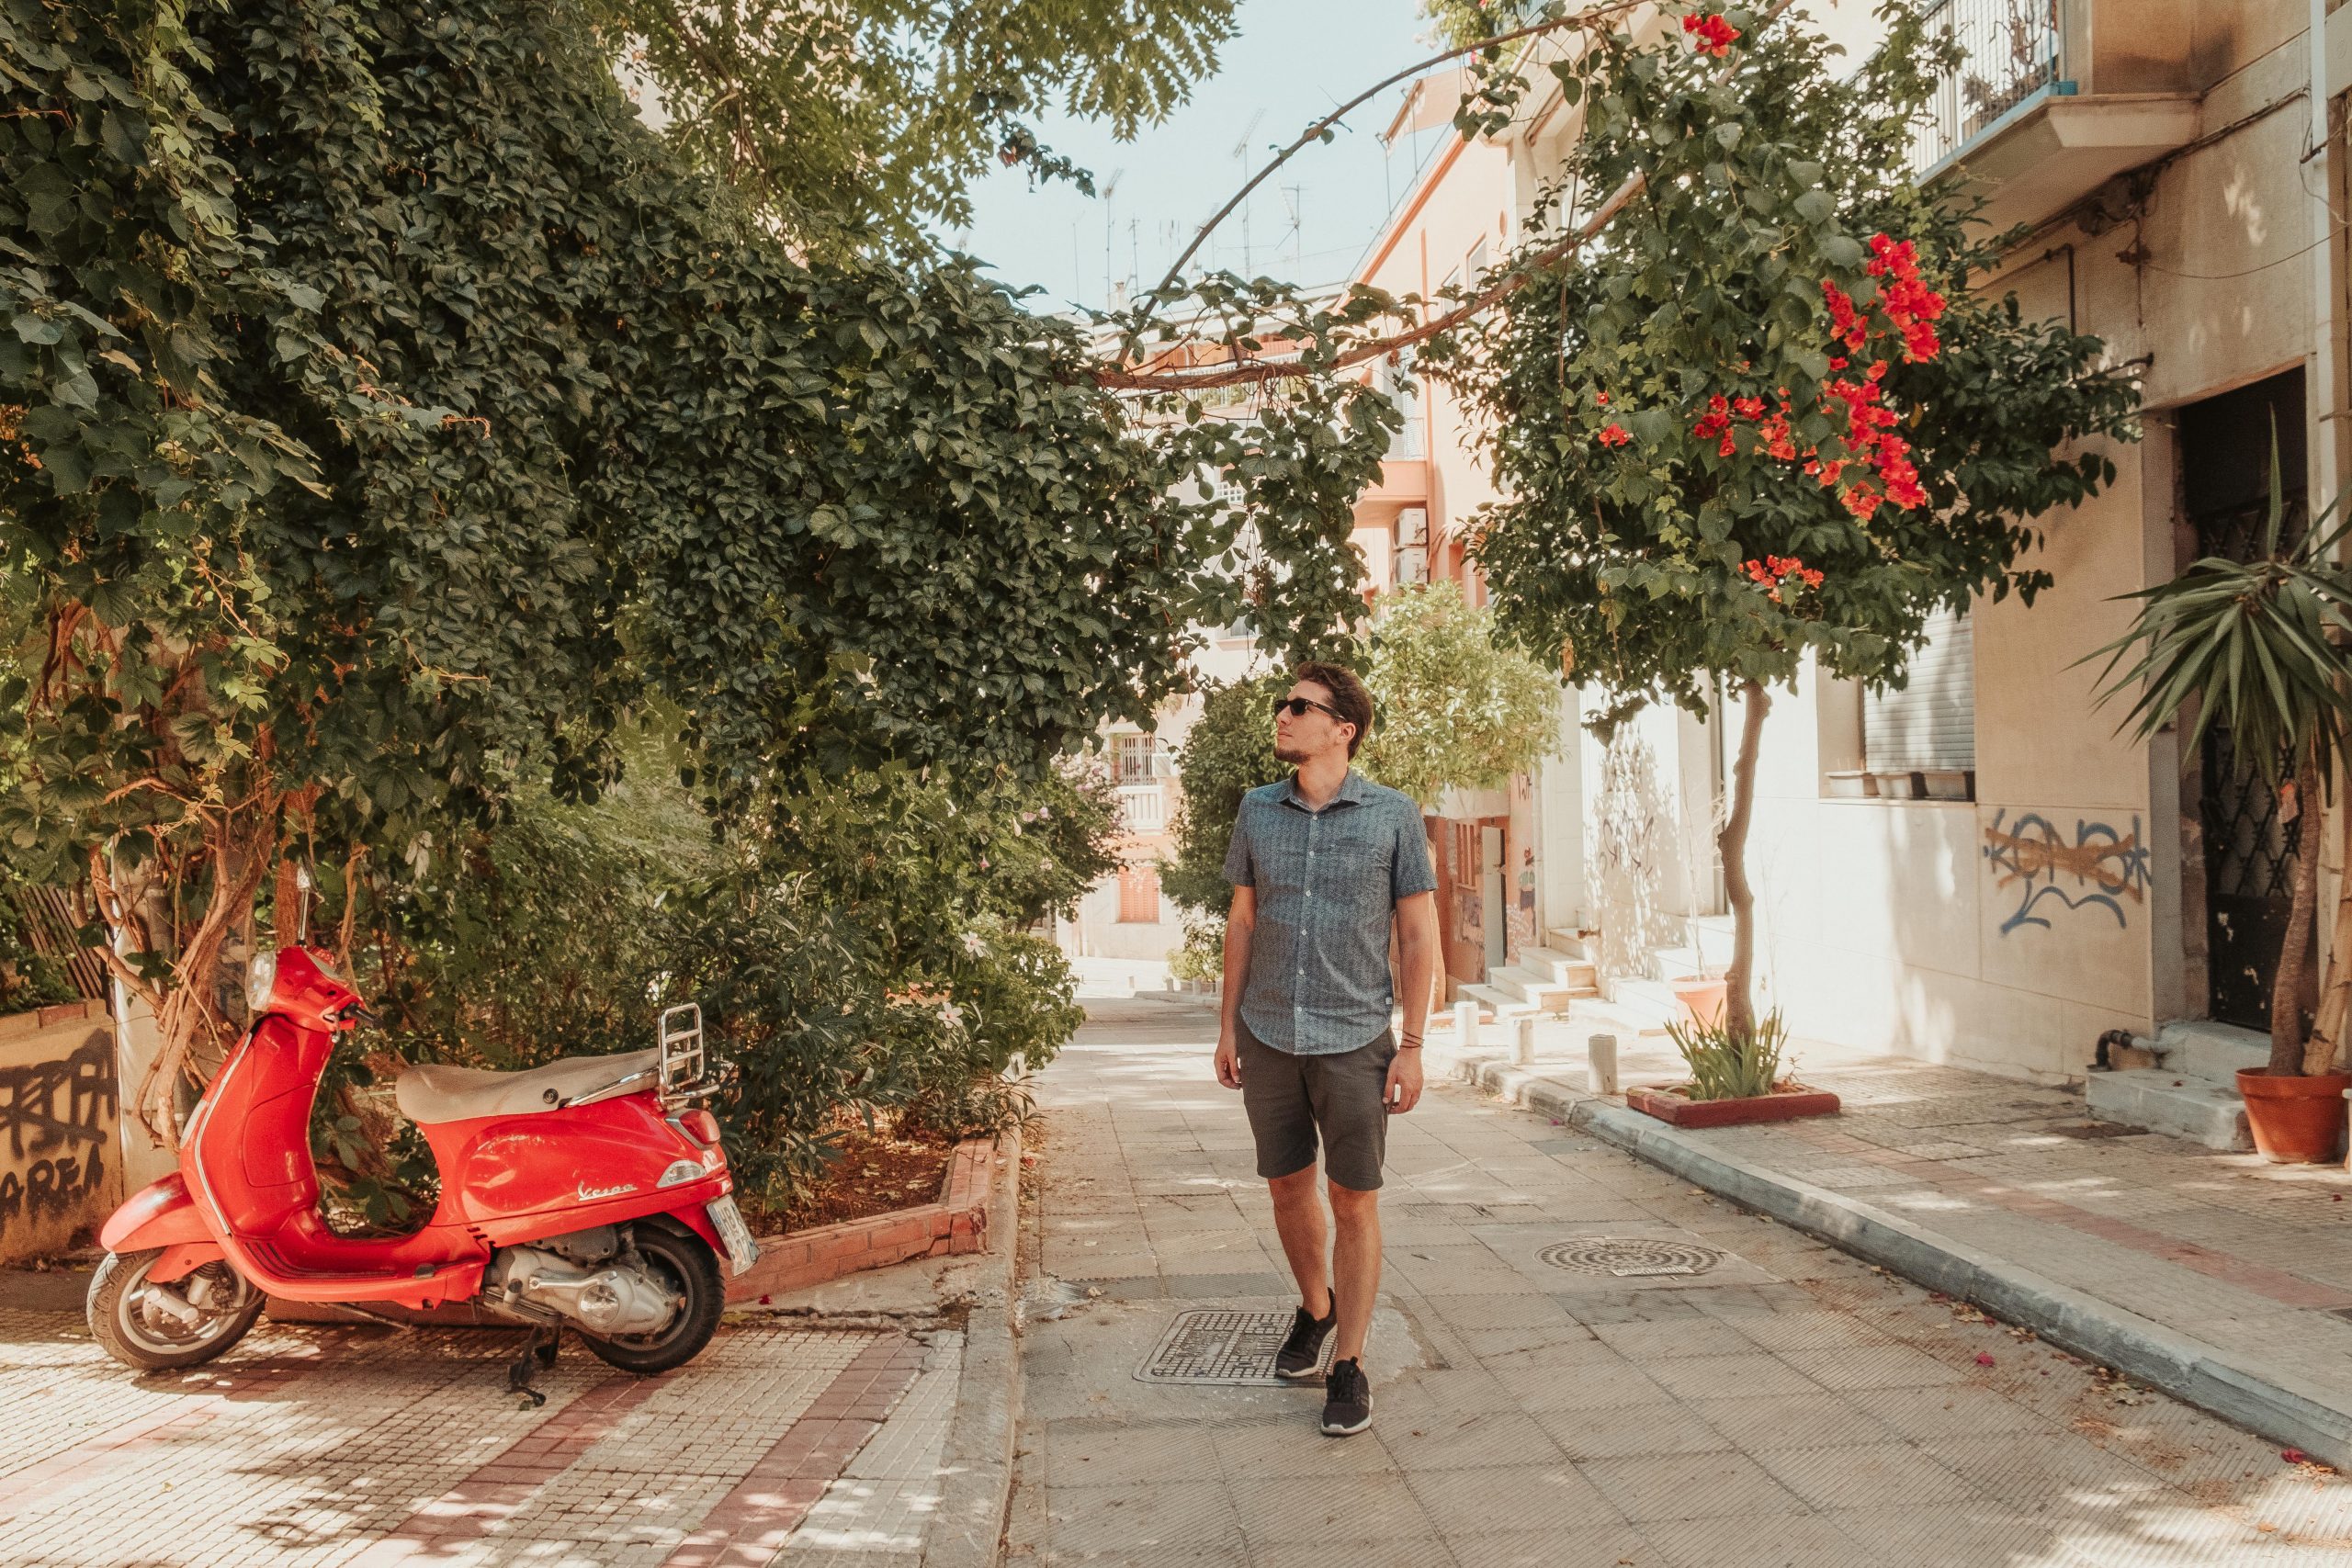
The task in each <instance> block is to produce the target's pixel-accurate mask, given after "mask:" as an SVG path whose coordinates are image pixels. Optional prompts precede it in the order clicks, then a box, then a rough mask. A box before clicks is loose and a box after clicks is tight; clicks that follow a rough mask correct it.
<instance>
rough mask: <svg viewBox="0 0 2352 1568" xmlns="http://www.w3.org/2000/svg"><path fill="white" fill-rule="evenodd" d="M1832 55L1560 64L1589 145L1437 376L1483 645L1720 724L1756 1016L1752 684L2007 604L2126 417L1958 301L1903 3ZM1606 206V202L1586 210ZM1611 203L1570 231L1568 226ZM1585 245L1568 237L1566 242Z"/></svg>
mask: <svg viewBox="0 0 2352 1568" xmlns="http://www.w3.org/2000/svg"><path fill="white" fill-rule="evenodd" d="M1882 16H1883V20H1884V21H1885V23H1886V27H1887V32H1886V37H1885V41H1884V43H1883V46H1882V47H1881V48H1880V49H1878V50H1877V51H1875V52H1874V53H1873V54H1872V55H1871V57H1870V58H1869V59H1868V60H1866V61H1864V62H1862V64H1861V66H1860V69H1859V70H1856V71H1854V72H1852V73H1849V74H1845V75H1842V76H1841V75H1839V74H1838V72H1837V68H1836V65H1835V59H1836V53H1837V51H1835V50H1834V49H1833V48H1832V47H1831V46H1830V45H1829V44H1828V43H1827V41H1826V39H1822V38H1821V37H1820V36H1819V35H1817V34H1816V33H1815V32H1813V31H1812V30H1810V29H1808V28H1804V27H1803V26H1802V25H1799V24H1797V23H1795V22H1789V21H1781V22H1776V23H1774V24H1773V25H1772V26H1770V27H1769V28H1766V27H1762V26H1761V25H1760V23H1759V19H1758V13H1757V11H1756V10H1754V9H1750V8H1746V7H1740V6H1733V7H1729V8H1727V9H1726V8H1718V7H1715V6H1704V7H1700V8H1697V9H1695V10H1693V11H1692V12H1691V15H1690V16H1689V17H1687V18H1684V19H1683V20H1684V21H1687V23H1688V26H1687V27H1686V26H1684V25H1683V23H1682V22H1679V21H1677V20H1676V19H1675V18H1673V17H1668V18H1667V19H1665V20H1664V21H1662V22H1661V23H1660V24H1659V25H1658V28H1657V31H1656V32H1654V33H1647V34H1645V35H1644V36H1643V37H1640V38H1636V37H1634V36H1631V35H1628V34H1624V33H1618V34H1614V35H1611V36H1609V37H1607V38H1605V39H1598V40H1597V41H1596V45H1595V47H1594V48H1592V49H1591V50H1589V51H1588V52H1586V53H1584V54H1583V55H1582V56H1581V57H1580V58H1578V59H1577V60H1574V61H1566V62H1561V63H1560V64H1559V65H1557V66H1556V67H1555V70H1556V71H1557V72H1558V73H1559V74H1560V75H1561V77H1562V79H1563V81H1564V83H1565V84H1566V87H1567V90H1568V91H1569V92H1570V95H1571V97H1572V100H1573V101H1580V102H1581V103H1582V104H1583V105H1584V107H1585V114H1586V118H1585V130H1584V134H1583V137H1582V138H1581V140H1580V141H1578V142H1577V144H1576V145H1575V147H1574V148H1573V150H1572V151H1571V153H1570V155H1569V157H1568V160H1567V163H1566V168H1565V171H1564V174H1563V176H1562V178H1561V180H1560V182H1559V187H1558V190H1557V192H1556V193H1555V194H1556V195H1558V196H1559V197H1563V198H1564V199H1563V200H1562V201H1560V202H1559V203H1558V204H1557V207H1556V208H1555V206H1554V205H1553V204H1551V203H1549V202H1546V203H1542V204H1539V209H1538V210H1539V212H1544V211H1556V210H1558V209H1566V212H1567V213H1568V214H1569V215H1570V216H1569V217H1567V218H1566V220H1557V219H1554V220H1538V221H1537V223H1536V224H1535V226H1534V231H1532V233H1531V235H1530V237H1529V238H1528V240H1527V242H1526V243H1525V245H1524V246H1523V248H1522V250H1521V253H1520V254H1518V255H1515V256H1514V257H1512V258H1510V259H1509V260H1507V261H1506V262H1505V263H1503V264H1502V265H1501V266H1500V267H1498V274H1502V275H1509V276H1513V277H1516V278H1517V279H1519V280H1520V282H1521V284H1522V285H1523V286H1521V287H1518V288H1515V289H1514V290H1512V291H1510V292H1509V293H1508V294H1507V295H1506V296H1505V297H1503V299H1501V301H1500V304H1499V308H1498V310H1497V311H1496V312H1495V314H1494V316H1493V317H1492V319H1491V320H1490V321H1486V322H1483V323H1476V324H1473V325H1471V326H1469V327H1468V328H1467V329H1466V332H1465V334H1464V335H1462V336H1459V337H1457V339H1456V340H1455V342H1454V343H1453V344H1452V345H1451V355H1452V357H1451V358H1450V359H1448V357H1447V355H1446V353H1445V352H1444V351H1441V352H1439V353H1435V354H1432V355H1426V356H1425V357H1424V361H1423V363H1424V364H1430V363H1439V364H1441V365H1443V366H1445V367H1446V373H1448V374H1452V375H1453V376H1455V377H1457V378H1459V379H1460V380H1461V381H1462V382H1463V383H1464V385H1465V386H1466V387H1467V388H1468V389H1469V390H1470V391H1471V393H1472V394H1473V396H1474V398H1475V400H1476V404H1477V405H1478V406H1479V407H1480V408H1481V409H1482V410H1483V411H1484V412H1486V413H1487V414H1488V415H1489V416H1490V417H1491V419H1492V422H1493V423H1492V429H1493V432H1494V434H1493V437H1492V442H1491V453H1492V460H1493V467H1494V471H1495V475H1496V478H1497V479H1498V483H1499V485H1500V488H1501V489H1502V491H1503V492H1504V493H1505V494H1506V495H1507V496H1508V497H1510V499H1509V500H1507V501H1505V502H1500V503H1498V505H1496V506H1494V507H1493V508H1491V509H1490V510H1489V511H1488V512H1487V513H1486V514H1485V515H1484V516H1483V517H1482V518H1481V519H1480V520H1479V522H1478V524H1477V525H1476V533H1475V536H1474V550H1475V553H1476V558H1477V560H1478V562H1479V564H1480V566H1481V568H1482V569H1483V570H1484V571H1485V572H1486V574H1487V581H1488V583H1489V586H1490V588H1491V590H1492V593H1493V598H1494V603H1495V606H1496V610H1497V614H1498V617H1499V620H1500V625H1501V628H1502V632H1503V635H1504V636H1505V637H1508V638H1509V639H1510V640H1511V641H1513V642H1515V643H1517V644H1518V645H1519V646H1521V647H1522V648H1524V649H1527V650H1528V652H1529V653H1530V654H1531V655H1532V657H1535V658H1537V659H1539V660H1544V661H1546V662H1547V663H1548V662H1549V661H1553V660H1559V661H1562V662H1563V663H1564V664H1565V665H1566V666H1568V667H1569V668H1571V669H1572V671H1573V673H1574V677H1575V678H1576V679H1577V680H1579V681H1583V682H1589V683H1592V684H1594V685H1596V686H1599V687H1600V688H1601V689H1602V691H1603V692H1605V693H1606V694H1608V696H1609V697H1610V699H1611V702H1610V705H1609V706H1608V707H1607V708H1606V709H1605V710H1604V711H1603V713H1602V714H1601V715H1600V721H1599V728H1601V729H1603V730H1604V731H1605V730H1606V729H1607V728H1609V727H1610V726H1611V725H1613V724H1614V723H1616V722H1618V721H1620V720H1622V719H1623V717H1624V716H1626V715H1627V714H1629V713H1631V712H1632V711H1634V709H1635V708H1637V707H1639V706H1640V705H1643V704H1645V703H1650V702H1660V701H1665V702H1673V703H1677V704H1679V705H1682V706H1684V707H1686V708H1688V709H1690V710H1691V711H1692V712H1694V713H1701V714H1707V713H1710V712H1712V711H1713V697H1714V694H1715V692H1716V690H1717V688H1718V685H1719V684H1720V686H1721V687H1722V688H1724V690H1725V691H1727V692H1728V694H1730V696H1731V698H1732V700H1733V702H1734V703H1735V704H1736V709H1737V711H1738V712H1739V713H1740V715H1741V720H1740V723H1741V730H1740V737H1739V742H1738V745H1737V748H1736V752H1735V757H1736V761H1735V763H1734V767H1733V776H1732V807H1731V810H1730V814H1729V818H1728V820H1727V821H1726V823H1725V824H1724V828H1723V830H1722V832H1721V834H1720V835H1719V837H1718V844H1719V846H1720V849H1721V852H1722V855H1723V862H1724V880H1725V883H1726V885H1727V888H1728V891H1729V896H1730V902H1731V905H1732V909H1733V913H1734V915H1735V917H1736V937H1735V946H1734V954H1733V961H1732V964H1731V968H1730V972H1729V974H1728V976H1726V979H1727V982H1728V987H1727V988H1728V997H1727V1017H1728V1021H1730V1022H1731V1023H1732V1025H1733V1026H1734V1027H1735V1029H1736V1031H1737V1032H1747V1030H1749V1029H1750V1028H1751V1027H1752V1024H1753V1018H1754V1015H1753V1011H1752V1008H1751V1004H1750V1001H1749V996H1748V984H1749V976H1750V971H1751V969H1752V964H1753V951H1754V947H1753V943H1754V934H1753V925H1754V921H1753V895H1752V891H1751V888H1750V886H1749V884H1748V881H1747V868H1746V864H1745V860H1744V850H1745V846H1746V840H1747V827H1748V821H1749V818H1750V814H1751V810H1752V807H1753V803H1754V796H1755V772H1756V757H1757V749H1758V741H1759V739H1760V734H1761V726H1762V724H1763V722H1764V717H1765V714H1766V711H1767V709H1768V708H1769V706H1770V699H1769V696H1768V690H1769V688H1770V687H1772V686H1775V685H1781V684H1784V683H1786V682H1790V681H1792V679H1793V678H1794V677H1795V675H1796V674H1797V672H1798V671H1799V670H1800V669H1801V668H1802V667H1803V665H1804V662H1805V660H1807V659H1808V658H1809V659H1811V660H1813V661H1814V662H1815V665H1816V666H1817V667H1818V668H1819V669H1820V670H1821V671H1822V672H1823V673H1824V674H1825V675H1827V676H1830V677H1846V678H1855V679H1860V680H1861V681H1863V682H1867V683H1869V684H1871V685H1873V686H1885V685H1899V684H1900V683H1901V682H1902V681H1903V679H1904V676H1905V660H1906V658H1907V656H1908V654H1909V653H1910V651H1911V650H1912V649H1915V648H1917V646H1918V644H1919V642H1920V640H1921V638H1922V635H1923V634H1922V627H1923V626H1924V624H1925V621H1926V618H1927V616H1928V615H1929V614H1931V613H1932V612H1934V611H1935V610H1937V609H1939V608H1941V607H1951V608H1960V609H1964V608H1965V607H1966V606H1967V605H1968V604H1970V603H1971V602H1972V601H1973V599H1974V598H1975V597H1976V596H1978V595H1980V594H1983V595H1990V596H1991V597H1993V598H1995V599H1998V598H2001V597H2003V596H2005V595H2007V594H2008V593H2010V592H2018V593H2021V594H2024V595H2026V596H2028V598H2029V599H2030V596H2031V595H2032V594H2033V593H2034V592H2035V591H2036V590H2038V589H2039V588H2041V586H2043V585H2045V584H2046V583H2047V581H2049V579H2048V576H2047V574H2046V573H2045V572H2043V571H2041V570H2039V569H2038V568H2034V567H2030V566H2027V565H2023V564H2020V558H2022V557H2024V556H2026V555H2027V554H2028V553H2029V552H2030V551H2031V550H2032V549H2033V548H2034V547H2036V546H2037V545H2038V543H2039V540H2040V536H2039V534H2038V533H2037V532H2036V530H2035V528H2034V526H2033V520H2034V519H2035V518H2037V517H2038V516H2040V515H2041V513H2045V512H2047V511H2049V510H2050V509H2051V508H2052V507H2057V506H2070V505H2074V504H2075V503H2078V502H2081V501H2082V500H2083V499H2085V498H2086V497H2087V496H2089V495H2091V494H2092V493H2094V492H2095V491H2097V489H2098V486H2099V485H2100V484H2101V483H2103V482H2104V481H2105V480H2107V479H2109V477H2110V476H2111V472H2112V469H2111V465H2110V464H2109V461H2108V460H2107V458H2106V457H2103V456H2102V455H2101V454H2100V452H2099V451H2098V447H2097V446H2096V445H2089V446H2078V447H2076V448H2075V450H2076V451H2077V454H2078V455H2076V456H2074V457H2052V451H2053V449H2056V448H2064V447H2066V446H2069V445H2070V444H2075V443H2080V442H2083V441H2084V440H2085V438H2086V437H2094V436H2111V437H2123V436H2128V435H2130V434H2132V431H2133V426H2132V424H2131V410H2132V409H2133V408H2134V406H2135V404H2136V394H2135V392H2134V389H2133V388H2132V386H2131V383H2130V382H2129V380H2128V379H2126V378H2124V377H2123V376H2121V375H2119V374H2115V373H2109V372H2104V371H2101V370H2099V369H2098V368H2097V366H2098V358H2099V354H2100V344H2098V341H2097V340H2096V339H2093V338H2089V337H2085V336H2080V335H2078V334H2075V333H2072V332H2070V331H2068V330H2067V329H2066V327H2065V326H2064V323H2061V322H2044V321H2026V320H2024V319H2023V318H2022V316H2021V315H2020V313H2019V311H2018V306H2017V304H2016V301H2015V299H2014V298H2009V299H2001V298H1993V297H1986V296H1983V295H1979V294H1976V293H1973V292H1972V291H1971V289H1970V287H1969V284H1970V279H1971V278H1972V276H1976V275H1979V274H1981V273H1983V272H1984V271H1985V270H1987V269H1989V268H1990V266H1991V265H1992V264H1993V263H1994V262H1995V261H1996V257H1997V252H1996V249H1995V248H1994V247H1993V246H1992V245H1991V244H1990V243H1988V242H1987V241H1986V240H1985V239H1984V238H1983V237H1981V229H1980V230H1972V229H1971V228H1970V226H1969V224H1970V220H1971V217H1972V209H1970V207H1969V206H1968V205H1967V204H1965V203H1964V202H1963V201H1962V200H1961V199H1960V198H1959V197H1955V196H1954V195H1952V194H1951V193H1950V192H1949V191H1948V190H1946V189H1944V188H1942V187H1939V188H1937V189H1935V190H1922V189H1921V188H1919V187H1918V186H1917V185H1916V184H1915V183H1914V181H1913V179H1912V177H1911V175H1910V171H1909V164H1908V152H1909V144H1910V138H1911V129H1910V128H1911V124H1912V121H1913V119H1914V118H1915V117H1916V116H1917V114H1918V113H1919V112H1920V111H1921V109H1922V107H1923V106H1924V105H1925V104H1926V103H1927V101H1928V92H1929V89H1930V85H1931V81H1932V73H1933V72H1934V70H1935V69H1936V68H1937V66H1938V65H1939V63H1942V62H1945V61H1946V60H1947V58H1948V57H1949V54H1950V52H1951V51H1950V48H1949V46H1948V45H1946V44H1941V43H1939V42H1936V41H1934V40H1933V39H1931V38H1930V37H1929V35H1928V32H1927V31H1926V30H1925V28H1923V26H1922V24H1921V23H1920V21H1919V18H1918V17H1917V14H1916V12H1915V11H1914V10H1913V9H1912V8H1911V7H1910V6H1905V5H1891V6H1886V7H1884V8H1883V12H1882ZM1606 193H1614V194H1613V195H1611V197H1610V200H1609V202H1607V203H1603V202H1602V201H1601V199H1600V198H1601V197H1602V196H1603V195H1604V194H1606ZM1594 208H1600V209H1604V210H1616V209H1619V208H1622V211H1623V216H1622V218H1620V219H1619V220H1616V221H1614V222H1611V223H1609V224H1607V225H1606V226H1605V227H1601V226H1599V225H1591V227H1593V228H1595V229H1597V233H1595V234H1594V235H1593V237H1591V238H1590V239H1589V241H1588V243H1584V244H1582V245H1581V247H1579V245H1578V244H1577V243H1576V235H1575V233H1574V232H1572V231H1567V230H1566V229H1565V227H1564V224H1566V223H1572V224H1579V225H1586V224H1589V220H1587V219H1586V218H1585V217H1584V216H1583V214H1584V213H1585V212H1586V211H1588V210H1590V209H1594ZM1579 250H1580V251H1581V254H1578V253H1579Z"/></svg>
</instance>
